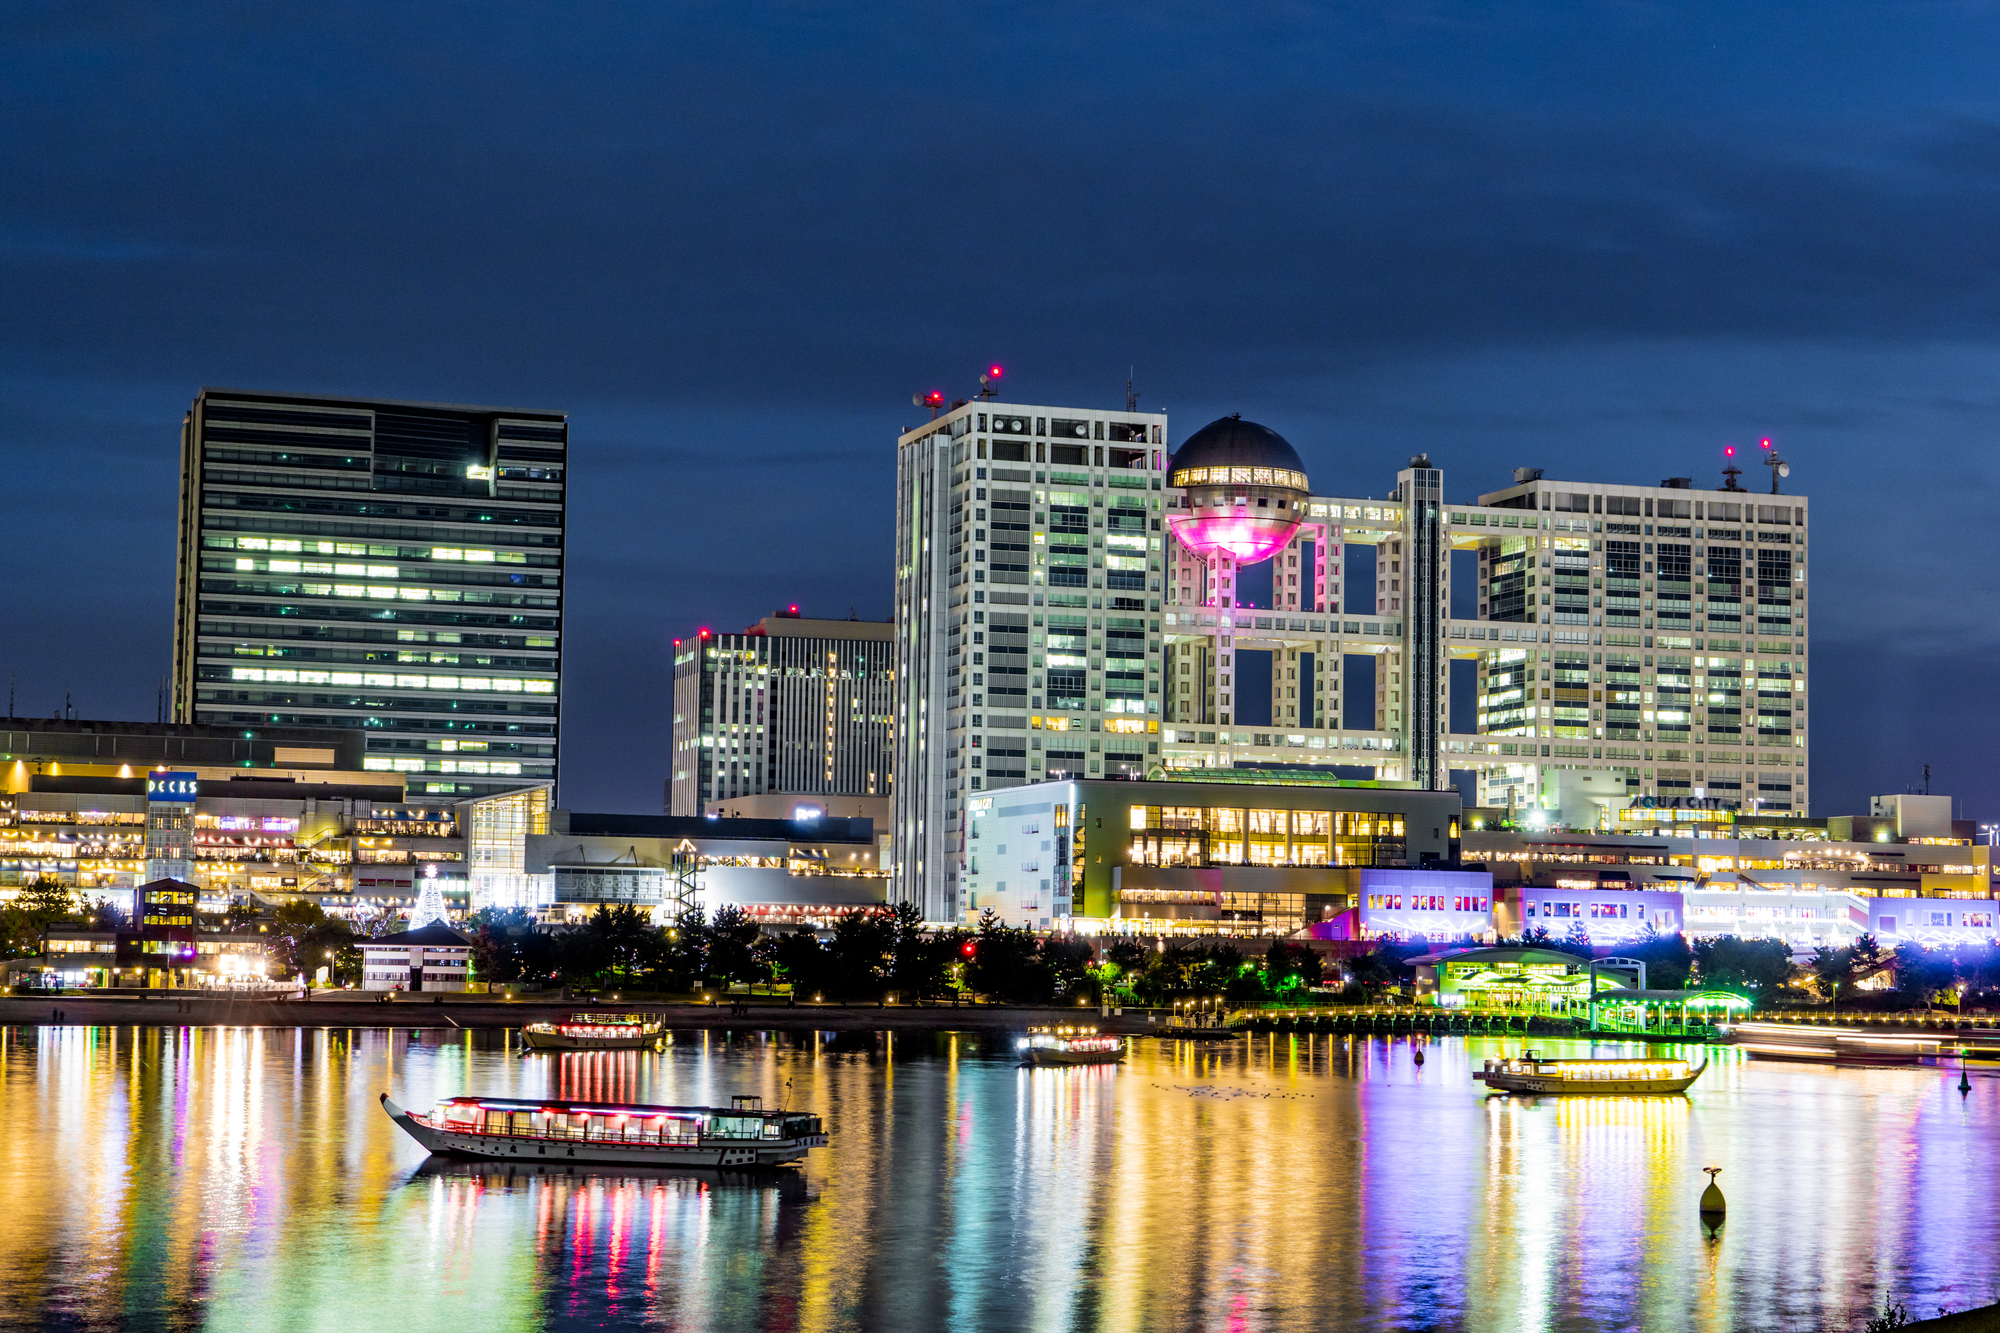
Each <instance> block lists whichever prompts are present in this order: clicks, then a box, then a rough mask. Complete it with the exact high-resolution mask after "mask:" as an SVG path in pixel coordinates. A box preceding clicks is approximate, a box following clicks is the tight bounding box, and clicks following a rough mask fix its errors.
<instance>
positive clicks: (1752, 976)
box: [1694, 935, 1792, 995]
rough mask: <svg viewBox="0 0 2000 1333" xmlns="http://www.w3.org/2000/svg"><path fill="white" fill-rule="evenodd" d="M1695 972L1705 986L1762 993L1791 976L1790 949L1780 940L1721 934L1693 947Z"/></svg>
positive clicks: (1782, 983)
mask: <svg viewBox="0 0 2000 1333" xmlns="http://www.w3.org/2000/svg"><path fill="white" fill-rule="evenodd" d="M1694 958H1695V975H1696V977H1697V978H1698V979H1699V980H1700V983H1701V985H1703V986H1704V987H1713V988H1716V989H1720V990H1733V991H1738V992H1741V993H1744V994H1748V995H1765V994H1769V993H1770V992H1772V991H1775V990H1777V989H1778V988H1779V987H1781V986H1783V985H1784V984H1785V982H1786V981H1788V980H1789V979H1790V978H1791V975H1792V951H1791V948H1790V946H1788V945H1787V944H1786V943H1785V942H1784V941H1783V940H1768V939H1758V940H1746V939H1741V938H1739V937H1737V936H1735V935H1721V936H1717V937H1715V938H1713V939H1705V940H1699V941H1697V942H1696V943H1695V946H1694Z"/></svg>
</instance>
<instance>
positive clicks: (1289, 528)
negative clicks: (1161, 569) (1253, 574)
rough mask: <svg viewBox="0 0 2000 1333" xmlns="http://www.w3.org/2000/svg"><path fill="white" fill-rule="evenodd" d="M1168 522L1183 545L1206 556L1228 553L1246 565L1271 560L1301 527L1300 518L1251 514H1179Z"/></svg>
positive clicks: (1210, 557) (1207, 558)
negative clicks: (1202, 515)
mask: <svg viewBox="0 0 2000 1333" xmlns="http://www.w3.org/2000/svg"><path fill="white" fill-rule="evenodd" d="M1167 526H1168V527H1170V528H1172V529H1173V533H1174V537H1175V538H1176V539H1177V540H1178V541H1179V542H1180V544H1181V545H1182V546H1185V547H1187V549H1188V550H1190V551H1192V552H1194V554H1196V555H1197V556H1200V557H1201V558H1202V559H1203V560H1210V559H1213V558H1214V557H1216V556H1218V555H1226V556H1229V557H1230V558H1232V559H1233V560H1235V561H1236V562H1237V563H1238V564H1245V565H1254V564H1256V563H1257V562H1258V561H1260V560H1269V559H1270V558H1271V557H1272V556H1274V555H1276V554H1277V553H1278V552H1280V551H1282V550H1284V549H1285V544H1286V543H1287V542H1289V541H1291V539H1292V536H1293V534H1295V533H1296V532H1297V531H1298V530H1299V524H1298V520H1296V519H1288V518H1262V517H1255V518H1253V517H1251V516H1250V515H1248V514H1230V515H1216V516H1214V517H1201V516H1199V515H1197V514H1184V515H1176V516H1174V517H1170V518H1168V519H1167Z"/></svg>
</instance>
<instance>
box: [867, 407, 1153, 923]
mask: <svg viewBox="0 0 2000 1333" xmlns="http://www.w3.org/2000/svg"><path fill="white" fill-rule="evenodd" d="M1166 431H1167V419H1166V417H1165V416H1164V415H1162V414H1159V413H1153V412H1139V411H1136V410H1127V411H1124V412H1106V411H1100V410H1096V409H1085V408H1064V407H1050V406H1046V405H1033V404H1015V403H1002V402H998V401H992V400H986V399H980V400H975V401H973V402H969V403H963V404H957V405H954V406H953V407H952V408H951V409H950V410H949V411H947V412H945V413H943V414H942V415H941V416H939V417H938V418H937V419H935V420H933V421H931V422H928V423H926V424H925V425H923V426H921V427H918V428H917V429H915V430H910V431H906V432H904V433H903V434H902V435H901V436H900V437H899V438H898V440H897V457H896V555H895V566H896V570H895V580H896V581H895V598H896V603H895V605H896V664H895V695H894V697H895V709H894V718H895V747H896V748H895V773H896V785H895V791H894V807H893V808H894V814H893V838H892V845H893V846H894V848H895V853H894V854H895V876H894V885H895V887H894V897H895V899H896V901H898V902H910V903H914V904H916V905H917V906H918V907H919V908H920V909H921V910H922V911H923V914H924V916H925V918H926V919H927V920H932V921H950V920H956V919H958V918H959V917H960V915H961V914H962V913H963V912H964V911H965V910H967V906H968V899H967V898H966V896H965V887H964V886H965V877H966V875H967V874H968V873H969V862H968V852H967V842H966V834H967V831H968V830H967V823H966V803H967V802H968V801H969V800H970V799H971V798H972V797H973V796H974V795H975V794H976V793H981V792H988V791H995V790H1003V789H1005V788H1008V787H1013V786H1018V785H1021V784H1023V783H1026V782H1030V781H1034V780H1037V779H1041V778H1046V777H1047V776H1049V775H1050V774H1051V772H1054V773H1058V774H1075V775H1077V776H1079V777H1084V776H1103V775H1108V774H1119V775H1124V776H1130V777H1141V776H1143V775H1144V774H1145V772H1146V771H1147V768H1148V767H1149V765H1150V764H1152V763H1155V762H1157V761H1158V757H1159V755H1158V750H1159V743H1160V719H1161V714H1160V660H1161V658H1160V646H1161V637H1160V614H1159V613H1160V604H1161V596H1162V593H1161V580H1162V578H1163V569H1162V567H1163V562H1164V553H1163V534H1162V531H1161V517H1162V513H1163V510H1162V503H1163V499H1164V492H1163V489H1162V487H1163V481H1164V477H1165V470H1166Z"/></svg>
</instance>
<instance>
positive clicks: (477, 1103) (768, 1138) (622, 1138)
mask: <svg viewBox="0 0 2000 1333" xmlns="http://www.w3.org/2000/svg"><path fill="white" fill-rule="evenodd" d="M382 1109H383V1110H384V1111H386V1112H388V1114H389V1118H390V1119H391V1120H393V1121H395V1122H396V1123H397V1124H398V1125H400V1126H402V1127H403V1131H404V1132H405V1133H406V1134H408V1135H409V1136H410V1137H411V1138H413V1139H415V1140H416V1141H417V1142H418V1143H421V1144H422V1145H423V1146H424V1147H426V1148H428V1149H430V1151H432V1152H434V1153H445V1154H448V1155H450V1156H453V1157H471V1158H479V1159H482V1160H487V1161H509V1162H514V1161H532V1162H550V1163H557V1164H562V1163H568V1162H595V1163H597V1164H599V1165H609V1166H693V1167H709V1168H744V1167H759V1166H778V1165H780V1164H782V1163H785V1162H795V1161H797V1160H798V1159H799V1158H801V1157H804V1156H805V1155H806V1153H807V1151H808V1150H810V1149H813V1148H823V1147H825V1146H826V1128H825V1126H824V1125H822V1124H821V1123H820V1119H819V1117H818V1116H816V1115H806V1114H804V1113H802V1112H798V1111H767V1110H765V1109H764V1100H763V1098H761V1097H748V1096H746V1097H732V1098H731V1099H730V1103H729V1108H728V1109H727V1110H723V1109H721V1108H719V1107H713V1106H641V1105H635V1104H631V1103H623V1102H565V1101H519V1100H514V1099H511V1098H506V1097H449V1098H446V1099H445V1100H444V1101H441V1102H439V1103H437V1104H436V1105H435V1106H433V1107H432V1108H431V1109H430V1111H429V1113H428V1114H419V1113H417V1112H414V1111H406V1110H404V1109H403V1108H402V1107H400V1106H398V1105H396V1103H395V1102H393V1101H391V1100H390V1099H389V1094H388V1093H386V1092H385V1093H383V1094H382Z"/></svg>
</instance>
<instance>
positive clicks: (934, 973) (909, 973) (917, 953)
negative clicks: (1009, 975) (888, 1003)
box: [889, 903, 972, 1000]
mask: <svg viewBox="0 0 2000 1333" xmlns="http://www.w3.org/2000/svg"><path fill="white" fill-rule="evenodd" d="M890 929H891V931H892V933H893V934H892V939H891V942H890V946H889V985H890V986H891V987H892V988H894V990H895V991H896V993H897V994H898V995H901V996H904V997H905V998H909V999H916V1000H927V999H930V998H931V997H932V996H935V995H942V994H944V993H945V992H946V991H947V990H949V989H950V988H951V965H952V964H953V963H955V962H957V961H958V958H959V952H958V951H959V947H960V945H961V944H962V943H963V942H964V941H966V940H968V939H970V938H972V937H971V935H970V934H969V933H968V932H966V931H962V930H946V931H936V932H929V931H926V930H925V929H924V923H923V913H922V912H921V911H919V910H918V909H917V906H916V904H914V903H898V904H896V909H895V912H894V913H893V914H892V916H891V918H890Z"/></svg>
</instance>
